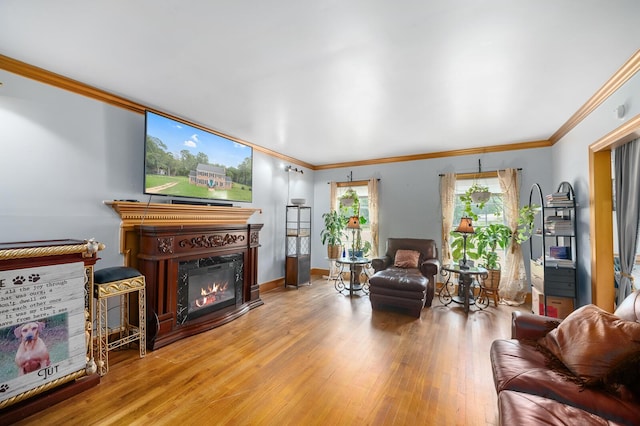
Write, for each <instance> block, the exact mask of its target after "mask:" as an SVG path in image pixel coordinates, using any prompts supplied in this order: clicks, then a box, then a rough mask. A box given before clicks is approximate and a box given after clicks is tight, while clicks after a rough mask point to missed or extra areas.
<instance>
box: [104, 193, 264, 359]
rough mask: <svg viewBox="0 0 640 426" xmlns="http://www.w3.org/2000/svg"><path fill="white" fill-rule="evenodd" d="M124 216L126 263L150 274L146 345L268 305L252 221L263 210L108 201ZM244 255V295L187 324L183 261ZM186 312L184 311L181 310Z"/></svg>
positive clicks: (157, 345)
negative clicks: (180, 299)
mask: <svg viewBox="0 0 640 426" xmlns="http://www.w3.org/2000/svg"><path fill="white" fill-rule="evenodd" d="M105 204H106V205H108V206H110V207H111V208H113V209H114V210H115V211H116V212H117V213H118V214H119V215H120V217H121V218H122V222H121V225H120V249H121V252H122V254H124V255H125V265H126V266H131V267H134V268H136V269H138V270H139V271H140V272H141V273H142V274H143V275H144V276H145V278H146V293H147V318H149V319H152V321H151V322H150V323H148V324H147V328H146V329H147V347H148V349H151V350H154V349H157V348H160V347H162V346H165V345H167V344H170V343H172V342H174V341H176V340H178V339H181V338H184V337H188V336H191V335H193V334H196V333H200V332H202V331H205V330H208V329H211V328H214V327H217V326H220V325H222V324H225V323H227V322H229V321H232V320H234V319H236V318H238V317H239V316H241V315H243V314H245V313H246V312H248V311H249V310H250V309H253V308H255V307H258V306H260V305H262V304H263V302H262V300H261V299H260V286H259V284H258V248H259V247H260V239H259V233H260V230H261V229H262V226H263V225H262V224H248V223H247V222H248V219H249V217H251V216H252V215H253V214H254V213H255V212H259V211H260V209H252V208H237V207H212V206H197V205H196V206H194V205H185V204H157V203H148V204H147V203H140V202H129V201H105ZM232 254H238V255H241V256H242V259H243V263H242V266H241V271H242V274H241V275H242V280H240V281H239V282H241V283H242V287H241V289H240V290H239V291H241V294H240V295H239V296H241V297H237V298H236V303H235V304H234V305H233V306H227V307H224V308H222V309H220V310H216V311H214V312H211V313H208V314H206V315H203V316H202V317H198V318H195V319H193V320H189V321H187V322H183V321H181V320H180V318H182V317H181V316H180V315H178V312H179V310H180V307H179V304H178V281H179V267H180V264H181V263H182V262H190V261H193V260H198V259H209V258H215V257H217V256H226V255H232ZM180 312H182V311H180Z"/></svg>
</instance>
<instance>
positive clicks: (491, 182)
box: [449, 177, 505, 264]
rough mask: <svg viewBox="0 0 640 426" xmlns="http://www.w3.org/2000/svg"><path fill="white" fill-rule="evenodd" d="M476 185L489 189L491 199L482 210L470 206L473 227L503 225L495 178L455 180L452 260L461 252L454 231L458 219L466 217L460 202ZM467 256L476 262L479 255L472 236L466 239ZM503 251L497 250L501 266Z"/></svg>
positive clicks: (501, 203) (457, 234)
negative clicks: (472, 214)
mask: <svg viewBox="0 0 640 426" xmlns="http://www.w3.org/2000/svg"><path fill="white" fill-rule="evenodd" d="M473 184H478V185H481V186H485V187H487V188H489V192H490V193H491V198H489V200H488V201H487V202H486V203H485V204H484V206H483V207H482V208H479V207H478V206H477V205H476V204H472V205H471V208H472V211H473V213H474V214H476V215H477V216H478V217H477V219H476V218H475V217H474V218H473V227H474V229H476V230H478V229H479V228H481V227H483V226H488V225H491V224H494V223H499V224H503V223H504V206H503V196H502V189H501V187H500V183H499V181H498V178H497V177H483V178H476V177H474V178H468V179H467V178H460V177H458V178H457V179H456V188H455V195H456V197H455V208H454V214H453V222H452V228H451V229H450V230H449V231H450V235H451V238H450V241H451V244H452V246H451V251H452V253H453V255H454V258H455V259H457V258H459V257H460V255H461V254H462V253H461V250H462V247H461V242H460V241H458V240H460V239H461V238H462V237H461V235H460V234H459V233H457V232H454V230H455V229H456V228H457V227H458V225H459V224H460V219H461V218H462V217H464V216H467V213H465V203H464V201H463V200H462V196H463V195H464V194H465V193H466V192H467V191H468V189H469V188H470V187H471V186H472V185H473ZM467 256H468V257H469V258H470V259H473V260H476V261H477V260H478V259H479V257H480V256H479V253H477V252H476V245H475V242H474V235H470V236H469V237H468V239H467ZM504 257H505V254H504V250H498V258H499V260H498V261H499V262H500V263H501V264H504V263H503V262H504Z"/></svg>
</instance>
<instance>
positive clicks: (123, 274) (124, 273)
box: [93, 266, 142, 284]
mask: <svg viewBox="0 0 640 426" xmlns="http://www.w3.org/2000/svg"><path fill="white" fill-rule="evenodd" d="M140 275H142V274H141V273H140V271H138V270H137V269H135V268H131V267H128V266H112V267H110V268H104V269H100V270H98V271H96V272H95V273H94V274H93V282H94V283H96V284H104V283H109V282H111V281H120V280H126V279H127V278H133V277H139V276H140Z"/></svg>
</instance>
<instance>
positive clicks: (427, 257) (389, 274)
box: [369, 238, 440, 318]
mask: <svg viewBox="0 0 640 426" xmlns="http://www.w3.org/2000/svg"><path fill="white" fill-rule="evenodd" d="M398 250H410V251H415V252H418V253H419V258H418V259H417V263H416V264H415V265H412V266H415V267H399V266H395V265H396V264H397V263H396V253H397V252H398ZM371 266H372V267H373V269H374V271H375V273H374V274H373V276H372V277H371V278H370V279H369V300H370V301H371V307H372V308H373V309H382V308H384V307H393V308H402V309H404V310H407V311H408V312H409V313H410V314H412V315H413V316H415V317H418V318H419V317H420V314H421V312H422V309H423V308H424V307H425V306H431V302H432V301H433V295H434V290H435V282H436V275H437V274H438V271H439V270H440V261H439V260H438V247H437V246H436V243H435V241H434V240H429V239H419V238H389V239H387V249H386V253H385V255H384V256H383V257H379V258H376V259H373V260H372V261H371Z"/></svg>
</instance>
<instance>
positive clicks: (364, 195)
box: [336, 181, 373, 257]
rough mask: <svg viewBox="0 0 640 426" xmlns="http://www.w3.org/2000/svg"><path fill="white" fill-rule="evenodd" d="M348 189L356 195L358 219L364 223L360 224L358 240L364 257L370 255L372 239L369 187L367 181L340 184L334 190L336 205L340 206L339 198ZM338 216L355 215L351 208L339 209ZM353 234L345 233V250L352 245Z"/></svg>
mask: <svg viewBox="0 0 640 426" xmlns="http://www.w3.org/2000/svg"><path fill="white" fill-rule="evenodd" d="M348 189H353V190H354V191H355V192H356V194H358V201H359V206H360V217H361V218H362V217H363V218H364V220H365V222H364V223H361V224H360V231H359V232H360V238H361V240H362V245H363V248H364V256H365V257H366V256H367V255H370V254H371V247H372V241H373V237H372V234H371V220H370V217H369V186H368V181H362V182H360V181H359V182H340V183H338V187H337V188H336V197H337V199H338V201H337V204H338V205H340V198H341V197H342V196H343V195H344V194H345V193H346V192H347V190H348ZM340 214H341V215H343V216H347V217H348V216H353V215H354V214H355V213H354V211H353V209H352V208H351V207H344V206H343V207H341V208H340ZM354 234H355V233H352V232H350V231H349V230H346V231H345V236H346V244H345V249H346V250H349V249H351V248H352V245H353V241H352V239H353V237H354V236H356V238H357V235H354Z"/></svg>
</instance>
